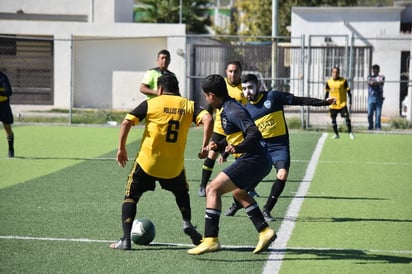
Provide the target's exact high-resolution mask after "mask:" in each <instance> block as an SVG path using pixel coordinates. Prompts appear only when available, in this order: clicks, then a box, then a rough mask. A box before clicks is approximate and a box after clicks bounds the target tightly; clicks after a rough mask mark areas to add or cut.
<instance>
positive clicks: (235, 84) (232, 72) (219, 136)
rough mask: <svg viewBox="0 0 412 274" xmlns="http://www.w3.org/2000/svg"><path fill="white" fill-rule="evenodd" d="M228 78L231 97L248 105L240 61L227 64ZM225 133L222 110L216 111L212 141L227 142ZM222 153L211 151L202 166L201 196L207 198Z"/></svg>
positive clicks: (231, 61) (226, 80)
mask: <svg viewBox="0 0 412 274" xmlns="http://www.w3.org/2000/svg"><path fill="white" fill-rule="evenodd" d="M225 73H226V77H225V82H226V86H227V90H228V92H229V96H230V97H232V98H234V99H235V100H236V101H238V102H239V103H241V104H242V105H244V104H246V103H247V100H246V98H245V97H243V94H242V83H241V78H240V77H241V75H242V66H241V64H240V61H236V60H230V61H228V62H227V63H226V70H225ZM225 139H226V137H225V133H224V131H223V128H222V122H221V120H220V110H218V109H215V123H214V126H213V134H212V141H214V142H216V143H222V142H225ZM221 152H222V151H214V150H210V151H209V154H208V156H207V158H206V159H205V161H204V162H203V166H202V179H201V181H200V187H199V196H200V197H205V196H206V185H207V183H208V182H209V179H210V177H211V176H212V172H213V167H214V166H215V163H216V159H217V157H218V156H219V153H221Z"/></svg>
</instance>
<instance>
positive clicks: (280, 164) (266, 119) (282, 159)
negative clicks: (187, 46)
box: [226, 74, 335, 222]
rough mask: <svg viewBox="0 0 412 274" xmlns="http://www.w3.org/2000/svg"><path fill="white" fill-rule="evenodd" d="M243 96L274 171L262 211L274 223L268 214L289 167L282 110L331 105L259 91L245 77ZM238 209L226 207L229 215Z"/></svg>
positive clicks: (250, 78)
mask: <svg viewBox="0 0 412 274" xmlns="http://www.w3.org/2000/svg"><path fill="white" fill-rule="evenodd" d="M242 89H243V95H244V96H245V97H246V98H247V100H248V101H249V103H247V104H246V105H245V108H246V109H247V110H248V111H249V113H250V115H251V116H252V119H253V120H254V121H255V124H256V126H257V127H258V129H259V131H260V132H261V133H262V137H263V139H264V141H265V143H266V144H267V147H268V151H269V154H270V156H271V158H272V163H273V166H274V167H275V169H276V179H275V181H274V183H273V185H272V188H271V190H270V194H269V197H268V198H267V200H266V204H265V205H264V206H263V208H262V213H263V216H264V217H265V220H266V221H267V222H270V221H274V220H275V219H274V218H273V217H272V215H271V214H270V212H271V211H272V209H273V208H274V207H275V205H276V203H277V201H278V199H279V196H280V194H282V192H283V189H284V188H285V184H286V181H287V179H288V174H289V167H290V147H289V130H288V126H287V124H286V119H285V113H284V110H283V106H285V105H295V106H328V105H330V104H331V103H333V102H335V99H334V98H328V99H327V100H321V99H317V98H311V97H297V96H294V95H293V94H291V93H287V92H281V91H277V90H271V91H260V88H259V81H258V78H257V77H256V75H254V74H247V75H245V76H243V77H242ZM240 208H241V205H240V204H239V202H236V203H235V204H234V205H232V207H230V212H231V213H232V214H230V215H228V214H226V216H233V215H235V213H236V211H237V210H239V209H240Z"/></svg>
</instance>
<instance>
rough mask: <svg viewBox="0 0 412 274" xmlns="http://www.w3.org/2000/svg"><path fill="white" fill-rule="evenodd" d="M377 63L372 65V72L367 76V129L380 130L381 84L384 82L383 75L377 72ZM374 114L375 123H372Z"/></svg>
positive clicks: (383, 98)
mask: <svg viewBox="0 0 412 274" xmlns="http://www.w3.org/2000/svg"><path fill="white" fill-rule="evenodd" d="M379 72H380V67H379V65H373V66H372V74H371V75H369V76H368V124H369V126H368V129H369V130H372V129H373V128H374V126H375V130H381V114H382V105H383V100H385V97H383V85H384V84H385V76H384V75H382V74H379ZM374 114H375V124H374V123H373V115H374Z"/></svg>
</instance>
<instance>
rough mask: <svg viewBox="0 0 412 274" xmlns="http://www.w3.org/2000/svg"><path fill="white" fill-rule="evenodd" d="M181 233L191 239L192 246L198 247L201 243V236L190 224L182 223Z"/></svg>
mask: <svg viewBox="0 0 412 274" xmlns="http://www.w3.org/2000/svg"><path fill="white" fill-rule="evenodd" d="M183 232H184V233H185V234H186V235H188V236H189V237H190V239H192V243H193V244H194V245H199V244H200V243H201V242H202V239H203V236H202V234H200V233H199V232H198V231H197V230H196V227H194V226H193V225H192V223H191V222H188V221H184V222H183Z"/></svg>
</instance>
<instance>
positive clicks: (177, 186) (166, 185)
mask: <svg viewBox="0 0 412 274" xmlns="http://www.w3.org/2000/svg"><path fill="white" fill-rule="evenodd" d="M158 180H159V184H160V186H161V187H162V188H163V189H165V190H168V191H171V192H173V193H177V192H180V191H185V192H187V191H189V184H188V183H187V180H186V173H185V170H182V172H181V173H180V174H179V175H178V176H177V177H175V178H171V179H161V178H159V179H158Z"/></svg>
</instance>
